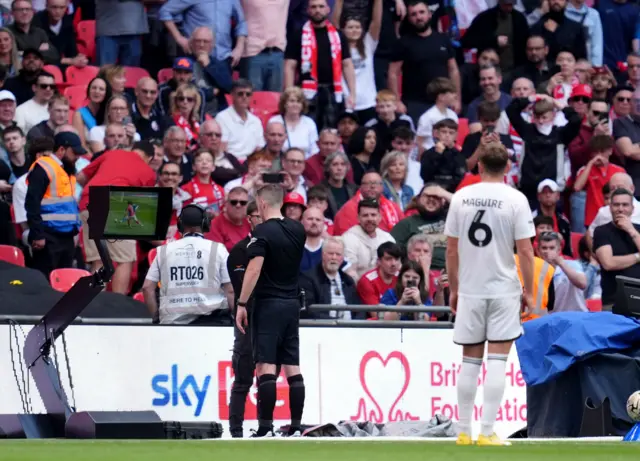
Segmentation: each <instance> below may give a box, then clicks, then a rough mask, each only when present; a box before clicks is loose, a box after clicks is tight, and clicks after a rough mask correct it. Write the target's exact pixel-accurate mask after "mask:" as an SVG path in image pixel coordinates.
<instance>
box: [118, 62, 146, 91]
mask: <svg viewBox="0 0 640 461" xmlns="http://www.w3.org/2000/svg"><path fill="white" fill-rule="evenodd" d="M124 69H125V76H126V78H127V82H126V83H125V84H124V86H125V87H127V88H135V87H136V85H137V84H138V80H140V79H141V78H143V77H151V75H149V72H147V70H146V69H143V68H142V67H125V68H124Z"/></svg>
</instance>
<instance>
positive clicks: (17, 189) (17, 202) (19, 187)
mask: <svg viewBox="0 0 640 461" xmlns="http://www.w3.org/2000/svg"><path fill="white" fill-rule="evenodd" d="M18 179H20V178H18ZM11 198H12V199H13V214H14V218H15V221H16V223H17V224H20V223H23V222H27V210H26V209H25V207H24V202H25V200H26V198H27V184H26V182H25V181H20V182H18V181H16V182H15V183H14V184H13V189H11Z"/></svg>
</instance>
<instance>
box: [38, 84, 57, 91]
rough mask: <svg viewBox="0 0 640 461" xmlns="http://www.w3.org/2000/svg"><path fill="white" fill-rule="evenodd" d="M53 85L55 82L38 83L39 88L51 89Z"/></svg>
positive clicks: (53, 87)
mask: <svg viewBox="0 0 640 461" xmlns="http://www.w3.org/2000/svg"><path fill="white" fill-rule="evenodd" d="M55 87H56V84H55V83H38V88H40V89H41V90H53V89H55Z"/></svg>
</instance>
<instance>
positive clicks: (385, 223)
mask: <svg viewBox="0 0 640 461" xmlns="http://www.w3.org/2000/svg"><path fill="white" fill-rule="evenodd" d="M382 189H383V187H382V178H381V177H380V175H379V174H378V173H376V172H369V173H366V174H365V175H364V176H362V183H361V184H360V189H359V190H358V192H356V194H355V195H354V196H353V197H351V198H350V199H349V201H348V202H347V203H345V204H344V206H343V207H342V208H341V209H340V211H338V213H337V214H336V216H335V219H334V222H333V225H334V228H333V235H342V234H344V233H345V232H346V231H348V230H349V229H350V228H352V227H353V226H355V225H357V224H358V202H360V200H362V199H363V198H366V199H373V200H377V201H378V203H379V204H380V214H381V215H382V220H381V221H380V225H379V227H380V229H382V230H383V231H385V232H390V231H391V229H393V226H395V225H396V224H398V223H399V222H400V220H401V219H402V218H404V214H403V213H402V210H401V209H400V207H399V206H398V205H397V204H396V203H394V202H392V201H391V200H389V199H387V198H385V197H384V196H383V195H382Z"/></svg>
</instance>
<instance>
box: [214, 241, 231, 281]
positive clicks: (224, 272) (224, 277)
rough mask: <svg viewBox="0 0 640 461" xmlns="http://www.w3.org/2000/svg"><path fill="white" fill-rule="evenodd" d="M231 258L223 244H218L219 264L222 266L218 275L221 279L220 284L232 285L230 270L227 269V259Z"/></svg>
mask: <svg viewBox="0 0 640 461" xmlns="http://www.w3.org/2000/svg"><path fill="white" fill-rule="evenodd" d="M228 258H229V252H228V251H227V249H226V248H225V246H224V245H223V244H221V243H220V244H218V255H217V259H218V261H216V262H217V264H218V265H219V266H220V272H219V273H218V277H220V283H221V284H225V283H230V282H231V279H230V278H229V270H228V269H227V259H228Z"/></svg>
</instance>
